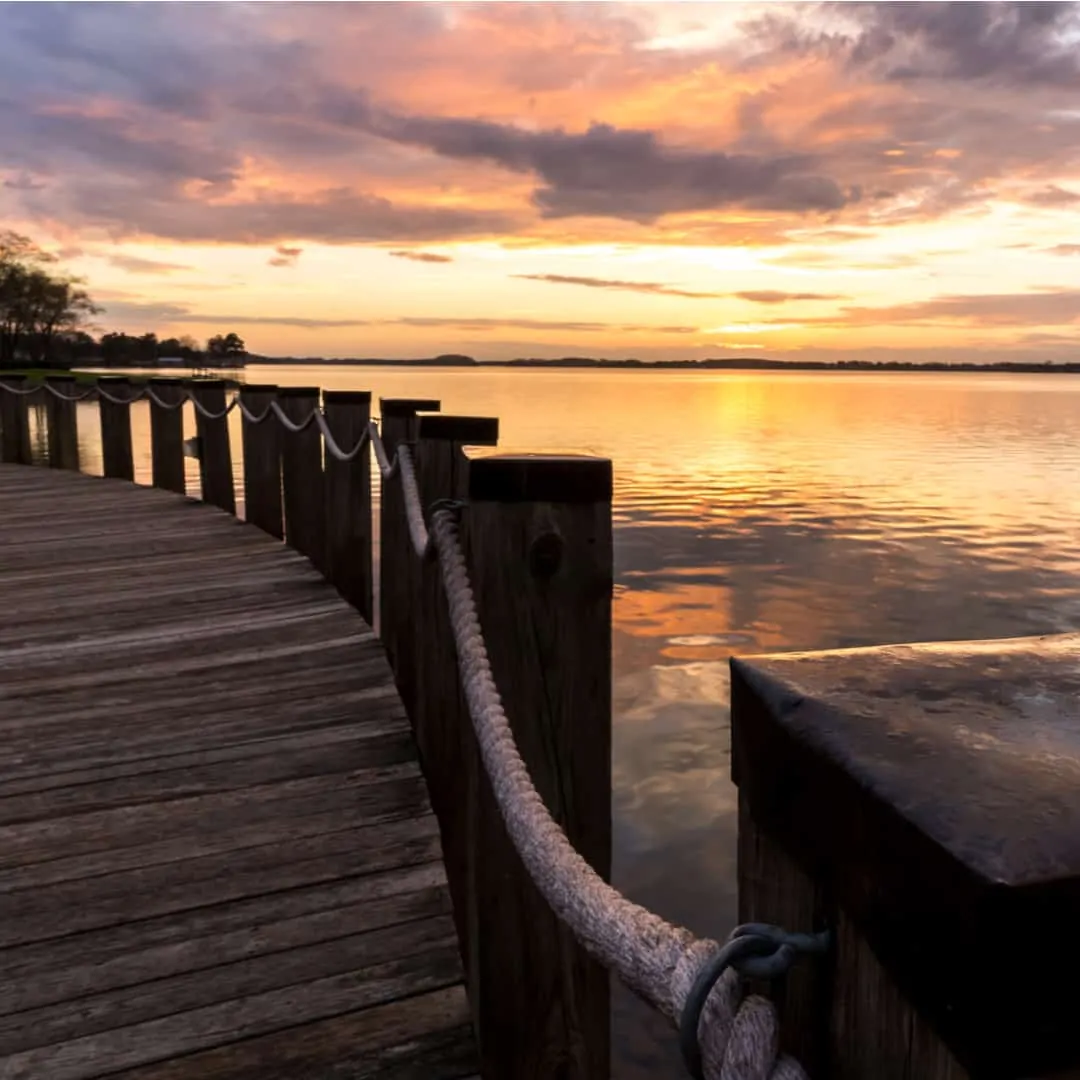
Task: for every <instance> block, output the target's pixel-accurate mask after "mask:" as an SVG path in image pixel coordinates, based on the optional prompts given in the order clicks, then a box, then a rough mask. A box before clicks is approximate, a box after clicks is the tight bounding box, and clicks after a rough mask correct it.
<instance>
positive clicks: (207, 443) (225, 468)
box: [186, 379, 236, 514]
mask: <svg viewBox="0 0 1080 1080" xmlns="http://www.w3.org/2000/svg"><path fill="white" fill-rule="evenodd" d="M186 385H187V388H188V390H190V391H191V395H192V397H194V398H195V400H196V401H198V402H199V404H201V405H202V406H203V407H204V408H205V409H207V410H209V411H210V412H211V413H215V414H217V413H222V412H224V410H225V381H224V380H223V379H190V380H188V381H187V383H186ZM195 430H196V432H197V433H198V436H199V478H200V481H201V483H202V497H203V502H208V503H210V504H212V505H213V506H219V507H221V509H222V510H226V511H228V512H229V513H230V514H235V513H236V493H235V490H234V487H233V472H232V450H231V448H230V446H229V418H228V416H213V417H207V416H203V415H202V413H201V412H199V410H198V409H196V410H195Z"/></svg>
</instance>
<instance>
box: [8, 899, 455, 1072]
mask: <svg viewBox="0 0 1080 1080" xmlns="http://www.w3.org/2000/svg"><path fill="white" fill-rule="evenodd" d="M446 922H447V924H449V922H450V920H446ZM446 937H447V939H448V940H446V941H445V942H444V943H442V944H441V945H438V946H436V945H433V944H432V943H427V948H426V950H425V951H424V952H422V953H419V954H416V955H411V956H410V955H406V956H402V957H398V958H396V959H393V960H389V961H384V962H381V963H375V964H372V965H370V966H366V967H363V968H359V969H356V970H350V971H346V972H345V973H343V974H336V975H329V976H326V977H323V978H317V979H312V980H310V981H306V982H303V983H300V984H295V985H291V986H285V987H282V988H280V989H274V990H268V991H265V992H262V993H256V994H253V995H251V996H250V997H243V998H237V999H233V1000H230V1001H225V1002H222V1003H220V1004H214V1005H209V1006H205V1007H203V1008H196V1009H190V1010H188V1011H186V1012H181V1013H176V1014H174V1015H172V1016H165V1017H161V1018H159V1019H155V1020H148V1021H146V1022H144V1023H140V1024H134V1025H131V1026H130V1027H123V1028H115V1029H112V1030H109V1031H104V1032H101V1033H98V1034H94V1035H87V1036H83V1037H82V1038H76V1039H72V1040H70V1041H68V1042H64V1043H61V1044H59V1045H55V1046H48V1047H41V1048H36V1049H32V1050H26V1051H22V1052H18V1053H13V1054H9V1055H7V1056H6V1058H5V1059H0V1064H2V1065H3V1068H4V1076H5V1078H11V1080H24V1078H25V1080H30V1078H37V1077H41V1076H48V1077H49V1080H88V1078H91V1077H94V1076H98V1075H100V1073H101V1069H100V1064H99V1063H101V1062H107V1063H108V1064H107V1068H108V1069H109V1071H113V1072H114V1071H117V1070H119V1069H122V1068H130V1067H132V1066H136V1065H142V1064H149V1063H153V1062H157V1061H165V1060H168V1059H169V1058H172V1057H179V1056H182V1055H184V1054H191V1053H194V1052H196V1051H199V1050H204V1049H210V1048H212V1047H216V1046H221V1045H223V1044H228V1043H231V1042H236V1041H239V1040H241V1039H249V1038H253V1037H255V1036H258V1035H265V1034H269V1033H270V1032H273V1031H281V1030H282V1029H286V1028H290V1027H294V1026H296V1025H297V1024H305V1023H311V1022H313V1021H316V1020H323V1019H327V1018H329V1017H332V1016H339V1015H341V1014H343V1013H348V1012H352V1011H354V1010H356V1009H358V1008H365V1007H370V1006H372V1005H377V1004H382V1003H384V1002H388V1001H393V1000H395V999H397V998H402V997H411V996H413V995H416V994H421V993H424V992H425V991H430V990H435V989H439V988H442V987H446V986H452V985H453V984H454V983H455V982H456V981H457V979H458V971H459V967H458V957H457V946H456V943H455V942H454V941H453V940H449V939H450V933H449V932H447V934H446ZM225 1075H228V1073H226V1074H225Z"/></svg>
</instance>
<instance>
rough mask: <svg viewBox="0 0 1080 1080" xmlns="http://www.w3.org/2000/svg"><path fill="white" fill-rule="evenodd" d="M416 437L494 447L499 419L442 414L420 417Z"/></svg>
mask: <svg viewBox="0 0 1080 1080" xmlns="http://www.w3.org/2000/svg"><path fill="white" fill-rule="evenodd" d="M418 437H419V438H421V439H442V440H445V441H448V442H458V443H465V444H468V445H469V446H495V445H497V444H498V441H499V418H498V417H497V416H448V415H445V414H442V413H436V414H434V415H433V416H421V417H420V427H419V431H418Z"/></svg>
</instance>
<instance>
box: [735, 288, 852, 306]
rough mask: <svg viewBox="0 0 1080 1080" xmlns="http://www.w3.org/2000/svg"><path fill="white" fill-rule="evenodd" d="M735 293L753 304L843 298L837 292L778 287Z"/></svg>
mask: <svg viewBox="0 0 1080 1080" xmlns="http://www.w3.org/2000/svg"><path fill="white" fill-rule="evenodd" d="M735 295H736V296H737V297H738V298H739V299H740V300H749V301H750V302H751V303H754V304H786V303H789V302H790V301H793V300H844V299H846V297H844V296H842V295H841V294H839V293H814V292H782V291H780V290H779V289H747V290H746V291H745V292H737V293H735Z"/></svg>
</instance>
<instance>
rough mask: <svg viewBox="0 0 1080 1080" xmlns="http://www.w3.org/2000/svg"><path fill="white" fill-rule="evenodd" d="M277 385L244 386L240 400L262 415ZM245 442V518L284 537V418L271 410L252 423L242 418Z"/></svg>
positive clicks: (280, 538)
mask: <svg viewBox="0 0 1080 1080" xmlns="http://www.w3.org/2000/svg"><path fill="white" fill-rule="evenodd" d="M277 393H278V388H277V387H276V386H242V387H240V400H241V401H242V402H243V403H244V405H245V406H246V407H247V408H248V409H250V410H251V412H252V413H254V414H255V415H256V416H262V415H263V413H264V412H266V410H267V409H269V408H270V403H271V402H272V401H274V400H275V399H276V398H277ZM241 423H242V425H243V427H242V428H241V431H242V439H243V446H244V520H245V521H250V522H251V524H252V525H257V526H258V527H259V528H260V529H262V531H263V532H266V533H269V534H270V535H271V536H276V537H277V538H278V539H279V540H283V539H284V538H285V530H284V529H283V528H282V518H281V435H282V432H281V421H280V420H278V418H277V417H276V416H275V415H274V413H273V412H272V411H271V412H270V413H269V415H267V416H266V419H265V420H263V421H261V422H260V423H258V424H253V423H252V422H251V421H250V420H248V419H247V418H246V417H245V418H244V419H243V420H242V421H241Z"/></svg>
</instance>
